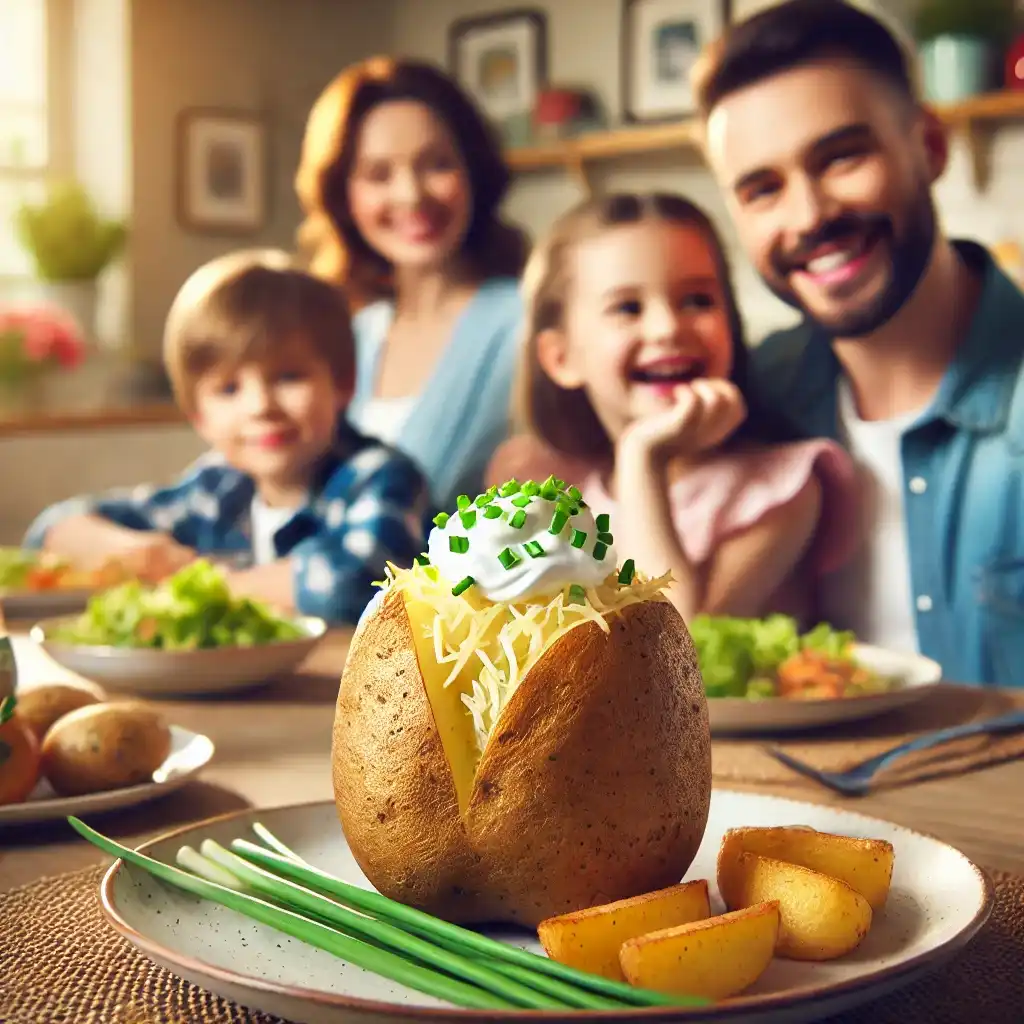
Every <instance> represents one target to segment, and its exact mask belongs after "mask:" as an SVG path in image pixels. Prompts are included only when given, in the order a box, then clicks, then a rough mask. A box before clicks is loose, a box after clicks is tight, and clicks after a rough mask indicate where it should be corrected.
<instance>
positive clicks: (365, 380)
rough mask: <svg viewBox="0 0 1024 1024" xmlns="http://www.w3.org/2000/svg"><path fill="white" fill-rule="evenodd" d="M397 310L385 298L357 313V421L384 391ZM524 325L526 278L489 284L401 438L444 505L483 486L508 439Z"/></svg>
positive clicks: (468, 311)
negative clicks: (379, 387) (385, 358)
mask: <svg viewBox="0 0 1024 1024" xmlns="http://www.w3.org/2000/svg"><path fill="white" fill-rule="evenodd" d="M394 315H395V307H394V304H393V303H392V302H390V301H380V302H375V303H373V304H372V305H369V306H366V307H365V308H363V309H361V310H360V311H359V312H358V313H357V314H356V315H355V317H354V318H353V323H352V326H353V330H354V332H355V339H356V391H355V395H354V397H353V399H352V402H351V404H350V405H349V417H350V418H351V420H352V422H353V423H356V424H358V423H359V422H360V421H361V418H362V417H361V413H362V410H363V408H364V406H365V403H366V402H367V401H369V400H370V399H371V398H372V397H373V394H374V391H375V390H376V381H377V375H378V369H379V366H380V355H381V352H382V350H383V347H384V340H385V339H386V338H387V335H388V331H389V330H390V328H391V322H392V320H393V319H394ZM521 326H522V303H521V300H520V297H519V282H518V280H516V279H515V278H511V277H497V278H491V279H490V280H488V281H485V282H484V283H483V284H482V285H481V286H480V288H479V289H478V290H477V293H476V295H474V296H473V298H472V299H471V300H470V302H469V304H468V305H467V306H466V308H465V309H464V310H463V312H462V314H461V315H460V317H459V319H458V321H457V322H456V324H455V329H454V331H453V332H452V337H451V341H450V342H449V343H448V346H447V348H446V349H445V350H444V352H443V353H442V355H441V358H440V359H439V360H438V363H437V366H436V367H435V369H434V372H433V374H432V375H431V377H430V379H429V380H428V381H427V383H426V385H425V386H424V388H423V390H422V391H421V392H420V395H419V399H418V400H417V401H416V403H415V404H414V406H413V409H412V412H411V413H410V415H409V419H408V420H407V421H406V424H405V427H404V428H403V430H402V433H401V434H400V435H399V437H398V439H397V441H396V444H395V447H397V448H398V449H399V450H401V451H403V452H405V453H406V454H407V455H409V456H410V457H411V458H412V459H413V460H414V461H415V462H417V463H418V464H419V466H420V469H421V470H422V471H423V474H424V476H425V477H426V478H427V482H428V484H429V485H430V491H431V495H432V497H433V499H434V502H435V503H436V504H437V506H438V507H439V508H444V509H451V508H454V507H455V499H456V497H457V496H458V495H459V494H470V495H473V494H476V493H478V492H479V491H480V490H481V485H482V483H483V474H484V470H485V468H486V466H487V463H488V462H489V461H490V458H491V456H492V455H493V454H494V450H495V449H496V448H497V447H498V445H499V444H501V442H502V441H504V440H505V439H506V438H507V437H508V434H509V425H510V422H511V408H510V407H511V398H512V383H513V380H514V378H515V375H516V371H517V362H518V353H519V344H520V331H521Z"/></svg>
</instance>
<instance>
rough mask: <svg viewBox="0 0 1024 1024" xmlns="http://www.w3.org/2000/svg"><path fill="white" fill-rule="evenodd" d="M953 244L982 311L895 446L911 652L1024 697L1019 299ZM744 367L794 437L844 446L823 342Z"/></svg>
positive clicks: (811, 339)
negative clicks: (971, 274) (978, 280)
mask: <svg viewBox="0 0 1024 1024" xmlns="http://www.w3.org/2000/svg"><path fill="white" fill-rule="evenodd" d="M955 244H956V247H957V249H958V251H959V252H960V254H961V256H962V257H963V258H964V259H965V261H966V262H967V263H968V264H969V265H971V266H973V267H976V268H977V269H978V270H979V271H980V273H981V274H982V279H983V286H982V292H981V297H980V301H979V304H978V307H977V309H976V311H975V314H974V317H973V319H972V321H971V323H970V327H969V329H968V332H967V336H966V337H965V338H964V340H963V341H962V343H961V345H960V347H959V349H958V350H957V353H956V355H955V357H954V359H953V362H952V363H951V365H950V366H949V368H948V369H947V371H946V373H945V375H944V377H943V379H942V382H941V384H940V386H939V389H938V391H937V393H936V395H935V398H934V399H933V400H932V402H931V404H930V405H929V407H928V408H927V409H926V410H925V411H924V412H923V413H922V414H921V416H920V417H919V418H918V419H917V420H915V422H914V423H913V424H912V425H911V426H910V427H909V428H908V429H907V431H906V432H905V433H904V434H903V437H902V441H901V452H902V460H903V479H904V507H905V513H904V514H905V517H906V526H907V539H908V547H909V556H910V577H911V592H912V594H913V595H914V618H915V622H916V626H917V637H918V646H919V648H920V650H921V653H922V654H924V655H926V656H928V657H930V658H934V659H935V660H936V661H937V662H939V664H941V665H942V668H943V674H944V676H945V678H946V679H950V680H954V681H956V682H962V683H973V684H990V685H998V686H1009V687H1024V294H1022V293H1021V291H1020V289H1019V288H1018V287H1017V286H1016V285H1015V284H1014V283H1013V282H1012V281H1011V280H1010V279H1009V278H1008V277H1006V275H1004V274H1003V273H1002V271H1000V270H999V268H998V267H997V266H996V264H995V263H994V261H993V260H992V258H991V256H990V255H989V254H988V252H986V251H985V250H984V249H982V248H981V247H980V246H978V245H976V244H974V243H970V242H957V243H955ZM751 371H752V386H753V388H754V392H755V394H756V396H757V398H758V400H759V401H760V402H761V403H762V404H763V405H764V406H765V407H766V408H768V409H769V410H770V411H771V412H773V413H775V414H776V415H778V416H780V417H781V418H782V422H783V423H784V424H785V426H786V427H787V429H790V430H792V432H793V434H794V435H795V436H798V437H829V438H832V439H834V440H841V439H840V437H839V430H838V418H837V411H836V405H837V398H836V390H837V384H838V381H839V377H840V373H841V370H840V366H839V362H838V360H837V359H836V357H835V354H834V353H833V351H832V348H831V346H830V345H829V343H828V339H827V338H826V337H825V336H824V335H822V334H820V333H818V332H817V331H815V330H814V329H812V328H811V327H809V326H807V325H801V326H799V327H796V328H793V329H791V330H789V331H783V332H779V333H777V334H774V335H771V336H770V337H769V338H768V339H767V340H766V341H765V342H764V343H763V344H762V345H761V346H759V347H758V348H757V349H755V350H754V351H753V353H752V367H751Z"/></svg>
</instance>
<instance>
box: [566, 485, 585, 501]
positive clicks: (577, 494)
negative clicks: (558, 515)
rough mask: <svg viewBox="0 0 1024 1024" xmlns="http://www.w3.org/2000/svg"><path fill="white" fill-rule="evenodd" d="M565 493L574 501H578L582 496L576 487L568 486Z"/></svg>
mask: <svg viewBox="0 0 1024 1024" xmlns="http://www.w3.org/2000/svg"><path fill="white" fill-rule="evenodd" d="M565 493H566V494H568V495H569V498H570V499H571V500H572V501H575V502H578V501H579V500H580V498H582V497H583V495H582V494H581V493H580V489H579V488H578V487H570V488H569V489H568V490H567V491H566V492H565Z"/></svg>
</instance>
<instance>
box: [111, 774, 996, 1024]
mask: <svg viewBox="0 0 1024 1024" xmlns="http://www.w3.org/2000/svg"><path fill="white" fill-rule="evenodd" d="M254 821H261V822H262V823H263V824H264V825H266V826H267V827H268V828H269V829H270V830H271V831H272V832H274V833H275V834H276V835H277V836H278V837H279V838H280V839H282V840H283V841H284V842H285V843H287V844H288V845H289V846H291V847H292V849H294V850H295V851H296V852H297V853H298V854H299V855H300V856H301V857H304V858H305V859H307V860H309V861H311V862H312V863H313V864H315V865H317V866H318V867H322V868H323V869H324V870H326V871H329V872H331V873H332V874H334V875H337V876H339V877H341V878H343V879H345V880H346V881H348V882H351V883H354V884H356V885H362V886H364V887H366V888H369V887H370V886H369V883H368V882H367V881H366V878H365V876H364V875H363V873H362V872H361V871H360V870H359V868H358V867H357V866H356V863H355V861H354V860H353V858H352V855H351V853H350V852H349V849H348V847H347V845H346V843H345V839H344V837H343V835H342V833H341V829H340V827H339V825H338V819H337V815H336V812H335V808H334V805H333V804H332V803H318V804H306V805H301V806H297V807H285V808H278V809H274V810H249V811H244V812H242V813H240V814H233V815H228V816H226V817H221V818H215V819H213V820H212V821H208V822H205V823H201V824H199V825H192V826H189V827H188V828H184V829H179V830H178V831H177V832H174V833H171V834H170V835H168V836H165V837H163V838H160V839H156V840H153V841H151V842H148V843H146V844H145V845H143V846H142V847H140V849H143V850H145V851H146V852H147V853H148V854H150V855H151V856H153V857H157V858H159V859H160V860H164V861H168V862H173V861H174V858H175V855H176V853H177V851H178V849H179V848H180V847H181V846H182V845H185V844H189V845H191V846H193V847H198V846H199V844H200V843H201V842H202V840H203V839H205V838H207V837H210V838H213V839H215V840H217V841H219V842H220V843H222V844H224V845H227V844H228V843H230V842H231V840H232V839H235V838H238V837H247V838H250V839H253V838H254V836H253V835H252V833H251V832H250V831H249V826H250V824H251V823H252V822H254ZM784 824H793V825H809V826H811V827H812V828H816V829H819V830H822V831H829V832H837V833H847V834H850V835H856V836H862V837H872V838H878V839H888V840H889V841H890V842H892V843H893V845H894V846H895V849H896V862H895V870H894V873H893V883H892V891H891V894H890V897H889V901H888V904H887V906H886V908H885V910H884V911H882V912H880V913H879V914H878V915H876V918H875V921H874V924H873V927H872V929H871V931H870V932H869V934H868V936H867V938H866V939H865V940H864V942H863V943H862V944H861V946H860V947H859V948H858V949H857V950H855V951H854V952H853V953H851V954H850V955H849V956H847V957H844V958H843V959H842V960H837V961H834V962H832V963H821V964H814V963H799V962H796V961H786V960H776V961H775V962H774V963H773V964H772V965H771V966H770V967H769V968H768V971H767V972H766V973H765V974H764V975H763V976H762V977H761V978H760V979H759V980H758V982H757V983H756V985H755V986H754V987H753V988H752V989H750V990H749V991H748V992H747V993H746V994H744V995H743V996H740V997H739V998H736V999H734V1000H731V1001H728V1002H723V1003H720V1004H719V1005H717V1006H715V1007H714V1008H712V1009H700V1010H689V1011H684V1010H677V1009H672V1010H663V1009H660V1008H658V1009H643V1010H637V1011H633V1012H629V1011H626V1010H621V1011H615V1013H614V1015H611V1014H604V1015H601V1014H589V1013H584V1012H580V1011H576V1012H573V1013H572V1014H563V1015H561V1016H559V1015H557V1014H551V1013H542V1012H537V1011H531V1012H529V1013H526V1012H522V1013H517V1012H511V1013H510V1012H505V1013H495V1012H491V1011H489V1012H487V1013H483V1012H478V1011H469V1010H461V1009H455V1008H453V1007H450V1006H448V1005H447V1004H445V1003H442V1002H440V1001H438V1000H435V999H431V998H429V997H427V996H424V995H422V994H420V993H417V992H413V991H411V990H409V989H406V988H404V987H403V986H401V985H398V984H396V983H394V982H390V981H387V980H386V979H383V978H380V977H377V976H376V975H372V974H369V973H367V972H365V971H363V970H360V969H358V968H355V967H351V966H349V965H348V964H346V963H344V962H342V961H340V960H337V959H335V958H334V957H332V956H330V955H329V954H327V953H324V952H322V951H320V950H317V949H313V948H311V947H308V946H305V945H303V944H302V943H300V942H298V941H296V940H294V939H290V938H288V937H287V936H285V935H283V934H282V933H280V932H276V931H274V930H272V929H270V928H266V927H263V926H261V925H258V924H256V923H254V922H251V921H250V920H249V919H248V918H245V917H242V916H241V915H239V914H236V913H234V912H233V911H229V910H227V909H225V908H224V907H221V906H219V905H217V904H213V903H207V902H204V901H202V900H199V899H197V898H195V897H192V896H189V895H188V894H186V893H183V892H181V891H179V890H177V889H173V888H171V887H169V886H166V885H164V884H163V883H161V882H159V881H157V880H156V879H154V878H153V877H152V876H151V875H149V874H147V873H146V872H144V871H142V870H140V869H138V868H133V867H126V866H125V865H124V864H122V862H121V861H116V862H115V863H114V864H113V865H112V866H111V868H110V869H109V870H108V871H107V873H106V875H105V876H104V878H103V882H102V884H101V899H102V904H103V909H104V912H105V913H106V915H107V917H108V918H109V920H110V921H111V923H112V924H113V926H114V927H115V928H116V929H117V930H118V931H119V932H121V933H122V934H123V935H125V936H126V937H127V938H128V939H129V940H130V941H131V942H133V943H134V944H135V945H136V946H138V947H139V949H140V950H142V952H143V953H145V954H146V955H147V956H149V957H150V958H151V959H152V960H154V961H155V962H156V963H158V964H160V965H162V966H164V967H166V968H168V969H169V970H170V971H172V972H173V973H174V974H177V975H178V976H180V977H183V978H185V979H187V980H188V981H191V982H193V983H194V984H196V985H199V986H200V987H202V988H204V989H207V990H209V991H211V992H215V993H217V994H218V995H221V996H223V997H225V998H227V999H231V1000H234V1001H235V1002H238V1003H241V1004H242V1005H244V1006H248V1007H250V1008H252V1009H259V1010H262V1011H263V1012H265V1013H268V1014H276V1015H278V1016H281V1017H284V1018H285V1019H288V1020H296V1021H303V1022H304V1024H339V1022H342V1021H344V1022H348V1021H356V1020H366V1021H375V1022H380V1021H393V1020H410V1019H411V1020H432V1021H438V1022H440V1021H455V1020H459V1021H462V1020H466V1021H484V1020H505V1019H520V1018H522V1019H524V1020H535V1021H545V1022H550V1021H556V1020H558V1021H566V1022H569V1021H579V1020H583V1019H589V1018H590V1017H595V1016H596V1017H599V1018H600V1019H604V1020H609V1019H614V1020H616V1021H627V1020H638V1021H640V1020H642V1021H686V1022H689V1024H697V1022H710V1021H715V1022H718V1021H734V1022H735V1021H747V1022H751V1024H753V1022H757V1024H764V1022H768V1021H783V1020H784V1021H786V1022H789V1024H794V1022H799V1021H812V1020H820V1019H821V1018H823V1017H825V1016H827V1015H829V1014H834V1013H838V1012H840V1011H842V1010H845V1009H848V1008H850V1007H853V1006H858V1005H860V1004H863V1003H866V1002H868V1001H869V1000H872V999H875V998H877V997H878V996H880V995H882V994H884V993H885V992H887V991H889V990H891V989H894V988H897V987H899V986H901V985H903V984H906V983H907V982H909V981H910V980H912V979H913V978H915V977H917V976H919V975H920V974H922V973H923V972H925V971H928V970H934V969H935V968H936V967H938V966H939V964H941V963H943V962H944V961H945V960H947V959H948V958H949V957H951V956H952V955H953V954H954V953H956V952H957V951H958V950H959V949H961V948H962V947H963V946H964V945H965V943H966V942H967V941H968V940H969V939H970V938H971V937H972V936H973V935H974V934H975V933H976V932H977V931H978V929H979V928H981V926H982V925H983V924H984V923H985V921H986V920H987V918H988V915H989V913H990V911H991V905H992V890H991V885H990V884H989V882H988V881H987V879H986V878H985V876H984V875H983V874H982V872H980V871H979V870H978V868H976V867H975V866H974V864H972V863H971V862H970V861H969V860H968V859H967V858H966V857H965V856H964V855H963V854H961V853H959V852H958V851H957V850H954V849H952V848H951V847H949V846H946V845H945V844H944V843H940V842H939V841H938V840H936V839H930V838H928V837H926V836H923V835H919V834H917V833H915V832H911V831H908V830H907V829H903V828H900V827H899V826H897V825H892V824H889V823H888V822H884V821H877V820H874V819H871V818H866V817H863V816H862V815H859V814H853V813H851V812H849V811H845V810H840V809H835V808H829V807H822V806H818V805H814V804H806V803H798V802H796V801H792V800H781V799H777V798H775V797H768V796H762V795H760V794H750V793H734V792H730V791H728V790H715V792H714V793H713V795H712V800H711V815H710V819H709V822H708V827H707V830H706V832H705V836H704V842H703V844H702V845H701V848H700V850H699V852H698V854H697V857H696V859H695V861H694V863H693V866H692V867H691V869H690V871H689V872H688V873H687V877H688V878H706V879H708V880H709V881H710V882H711V889H712V894H713V900H714V909H715V910H717V911H720V910H721V909H722V907H721V902H720V900H719V898H718V891H717V888H716V887H715V885H714V878H715V863H716V857H717V853H718V847H719V844H720V842H721V838H722V835H723V833H724V832H725V831H726V830H727V829H728V828H731V827H735V826H738V825H784ZM493 934H494V935H495V936H496V937H499V938H501V939H502V940H503V941H514V942H518V943H519V944H521V945H523V946H525V947H527V948H531V949H534V950H535V951H537V952H540V951H541V948H540V945H539V944H538V943H537V942H536V941H535V937H534V936H533V935H532V933H529V932H526V931H501V932H494V933H493Z"/></svg>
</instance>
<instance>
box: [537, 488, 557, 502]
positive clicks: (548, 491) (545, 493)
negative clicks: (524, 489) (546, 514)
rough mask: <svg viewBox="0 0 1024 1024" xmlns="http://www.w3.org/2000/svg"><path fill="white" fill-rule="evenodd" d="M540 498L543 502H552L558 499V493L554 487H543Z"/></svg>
mask: <svg viewBox="0 0 1024 1024" xmlns="http://www.w3.org/2000/svg"><path fill="white" fill-rule="evenodd" d="M540 496H541V497H542V498H543V499H544V500H545V501H554V500H555V499H556V498H557V497H558V491H557V490H555V488H554V487H548V486H547V485H545V486H544V487H542V488H541V489H540Z"/></svg>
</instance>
